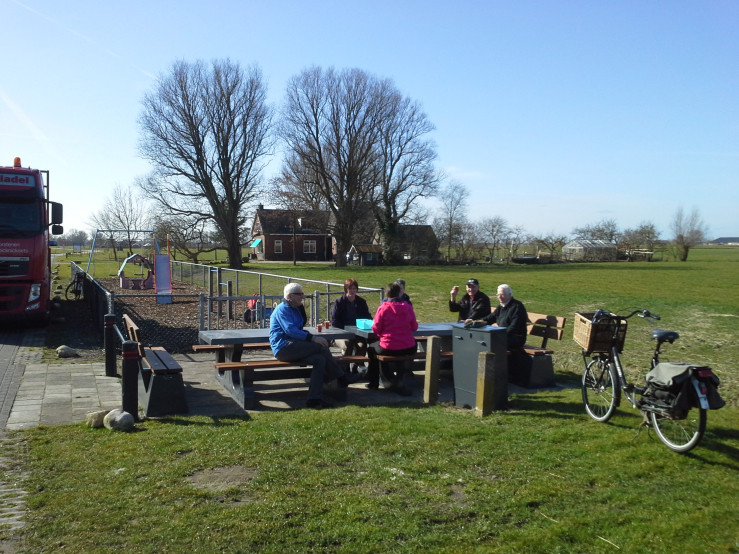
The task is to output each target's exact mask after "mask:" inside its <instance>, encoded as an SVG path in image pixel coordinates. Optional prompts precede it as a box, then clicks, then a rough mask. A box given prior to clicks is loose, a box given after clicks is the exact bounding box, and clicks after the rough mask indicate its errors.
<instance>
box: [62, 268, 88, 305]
mask: <svg viewBox="0 0 739 554" xmlns="http://www.w3.org/2000/svg"><path fill="white" fill-rule="evenodd" d="M84 284H85V273H84V272H82V271H78V272H77V273H75V274H74V275H73V276H72V282H71V283H69V284H68V285H67V290H66V291H64V297H65V298H66V299H67V300H79V299H80V298H82V297H83V296H84V295H83V292H84Z"/></svg>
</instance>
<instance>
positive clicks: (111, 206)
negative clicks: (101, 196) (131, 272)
mask: <svg viewBox="0 0 739 554" xmlns="http://www.w3.org/2000/svg"><path fill="white" fill-rule="evenodd" d="M90 221H91V223H92V224H93V225H94V226H95V227H96V228H97V229H108V230H115V231H120V234H121V235H122V236H124V237H125V239H124V241H125V243H126V245H127V247H128V253H129V255H130V254H132V253H133V243H134V240H136V239H135V238H134V237H137V236H138V235H139V233H134V231H142V230H148V229H149V227H150V226H151V225H150V222H149V214H148V212H147V210H146V204H145V203H144V202H142V201H141V198H140V197H139V195H138V194H136V190H135V189H134V188H133V187H123V186H121V185H116V186H115V187H113V192H112V193H111V195H110V196H109V197H108V198H106V199H105V202H104V203H103V207H102V208H101V209H100V210H99V211H97V212H95V213H93V214H92V215H91V216H90ZM117 236H119V234H118V233H115V234H113V233H110V234H109V238H110V244H111V246H112V247H113V256H114V258H115V259H116V260H117V259H118V255H117V253H116V237H117ZM138 238H139V239H140V238H141V237H140V236H138Z"/></svg>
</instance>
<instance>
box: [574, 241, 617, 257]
mask: <svg viewBox="0 0 739 554" xmlns="http://www.w3.org/2000/svg"><path fill="white" fill-rule="evenodd" d="M617 254H618V249H617V248H616V245H615V244H613V243H612V242H608V241H605V240H585V239H577V240H573V241H571V242H568V243H567V244H565V245H564V246H563V247H562V259H563V260H567V261H569V262H615V261H616V257H617Z"/></svg>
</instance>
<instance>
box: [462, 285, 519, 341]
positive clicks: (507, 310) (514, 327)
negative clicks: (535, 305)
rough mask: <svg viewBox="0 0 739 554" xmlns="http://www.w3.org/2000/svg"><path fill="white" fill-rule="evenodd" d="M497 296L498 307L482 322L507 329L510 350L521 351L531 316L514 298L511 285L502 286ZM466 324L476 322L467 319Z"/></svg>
mask: <svg viewBox="0 0 739 554" xmlns="http://www.w3.org/2000/svg"><path fill="white" fill-rule="evenodd" d="M497 296H498V302H499V304H498V306H497V307H496V308H495V310H493V312H492V313H489V314H487V315H486V316H484V317H482V318H480V321H484V322H485V323H487V324H488V325H494V326H496V327H505V328H506V337H507V339H508V349H509V350H520V349H521V348H522V347H523V345H524V344H526V335H527V333H528V329H527V327H526V324H527V322H528V320H529V315H528V314H527V313H526V308H525V307H524V305H523V302H521V301H520V300H516V299H515V298H513V289H512V288H511V287H510V286H509V285H505V284H503V285H500V286H499V287H498V295H497ZM465 323H474V321H473V320H472V319H467V320H466V321H465Z"/></svg>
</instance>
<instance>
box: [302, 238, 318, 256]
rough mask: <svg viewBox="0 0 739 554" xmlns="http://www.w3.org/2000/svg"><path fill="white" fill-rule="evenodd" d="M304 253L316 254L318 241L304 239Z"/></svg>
mask: <svg viewBox="0 0 739 554" xmlns="http://www.w3.org/2000/svg"><path fill="white" fill-rule="evenodd" d="M303 253H304V254H315V253H316V241H314V240H304V241H303Z"/></svg>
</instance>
